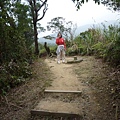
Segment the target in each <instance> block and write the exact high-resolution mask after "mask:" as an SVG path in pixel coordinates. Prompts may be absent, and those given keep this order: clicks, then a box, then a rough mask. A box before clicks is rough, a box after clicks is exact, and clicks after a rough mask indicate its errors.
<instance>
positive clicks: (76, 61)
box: [67, 59, 83, 63]
mask: <svg viewBox="0 0 120 120" xmlns="http://www.w3.org/2000/svg"><path fill="white" fill-rule="evenodd" d="M82 61H83V59H81V60H72V61H67V63H80V62H82Z"/></svg>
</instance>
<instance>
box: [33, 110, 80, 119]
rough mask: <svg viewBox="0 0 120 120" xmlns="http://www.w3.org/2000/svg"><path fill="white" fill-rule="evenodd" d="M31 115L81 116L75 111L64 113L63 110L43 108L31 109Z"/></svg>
mask: <svg viewBox="0 0 120 120" xmlns="http://www.w3.org/2000/svg"><path fill="white" fill-rule="evenodd" d="M31 115H32V116H34V115H41V116H54V117H74V118H81V117H82V116H80V115H79V114H75V113H64V112H52V111H44V110H34V109H33V110H31Z"/></svg>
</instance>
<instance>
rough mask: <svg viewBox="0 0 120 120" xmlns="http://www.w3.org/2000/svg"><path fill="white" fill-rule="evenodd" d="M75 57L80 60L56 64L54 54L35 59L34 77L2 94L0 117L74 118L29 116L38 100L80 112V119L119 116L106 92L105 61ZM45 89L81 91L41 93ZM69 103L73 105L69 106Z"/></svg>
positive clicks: (16, 119) (108, 119)
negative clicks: (78, 92)
mask: <svg viewBox="0 0 120 120" xmlns="http://www.w3.org/2000/svg"><path fill="white" fill-rule="evenodd" d="M78 59H83V61H82V62H80V63H73V64H66V63H61V64H57V63H56V59H55V58H47V59H43V60H42V59H39V60H38V61H35V62H34V64H33V65H32V69H33V71H34V76H33V78H32V79H31V80H28V81H27V82H26V83H25V84H23V85H21V86H18V87H16V88H14V89H12V90H11V91H9V93H8V94H7V96H6V98H4V97H2V98H1V102H0V119H1V120H76V118H63V117H59V118H55V117H54V116H31V115H30V111H31V109H35V108H37V107H38V109H39V104H40V103H42V108H43V109H46V110H47V109H50V110H54V111H60V112H62V111H63V110H65V111H68V112H74V113H77V114H80V115H81V119H80V120H119V106H118V104H116V103H115V101H114V100H113V99H111V98H112V97H111V96H110V93H109V92H110V91H109V81H108V79H109V76H108V75H109V72H110V71H107V70H106V69H107V67H108V65H107V64H105V63H103V62H102V61H101V60H100V59H95V58H94V57H92V56H79V57H78ZM66 60H73V57H67V58H66ZM45 89H48V90H69V91H82V94H81V95H78V94H69V93H64V94H63V93H60V94H57V93H55V94H54V93H53V94H51V93H49V94H44V90H45ZM46 102H47V103H48V104H46ZM64 103H65V104H64ZM66 103H67V105H66ZM69 104H70V105H72V106H70V107H68V106H69ZM36 106H37V107H36ZM46 106H47V108H46ZM59 106H62V107H63V109H62V107H59ZM58 108H61V109H58Z"/></svg>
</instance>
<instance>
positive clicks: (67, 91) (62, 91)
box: [44, 90, 82, 94]
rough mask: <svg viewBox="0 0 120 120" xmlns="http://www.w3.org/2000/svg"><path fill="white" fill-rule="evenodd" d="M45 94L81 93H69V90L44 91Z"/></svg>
mask: <svg viewBox="0 0 120 120" xmlns="http://www.w3.org/2000/svg"><path fill="white" fill-rule="evenodd" d="M44 92H47V93H80V94H81V93H82V92H81V91H69V90H45V91H44Z"/></svg>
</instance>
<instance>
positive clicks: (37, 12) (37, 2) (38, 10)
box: [27, 0, 48, 55]
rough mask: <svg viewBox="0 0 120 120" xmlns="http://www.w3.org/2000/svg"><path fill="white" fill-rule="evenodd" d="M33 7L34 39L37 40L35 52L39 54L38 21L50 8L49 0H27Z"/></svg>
mask: <svg viewBox="0 0 120 120" xmlns="http://www.w3.org/2000/svg"><path fill="white" fill-rule="evenodd" d="M27 1H28V2H29V5H30V7H31V13H32V19H33V28H34V41H35V54H36V55H38V54H39V48H38V37H37V36H38V29H37V25H38V21H40V20H42V19H43V17H44V16H45V13H46V11H47V9H48V5H47V0H27Z"/></svg>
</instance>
